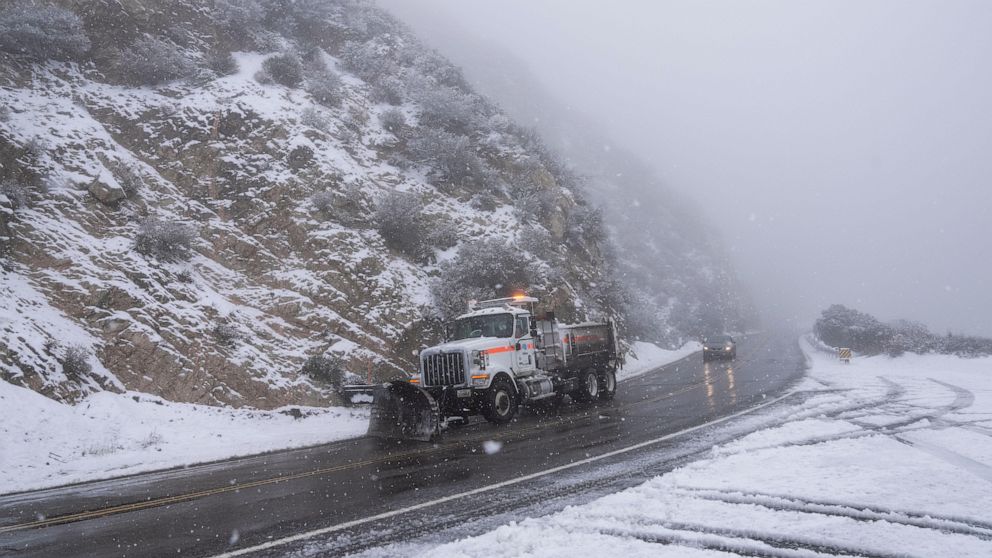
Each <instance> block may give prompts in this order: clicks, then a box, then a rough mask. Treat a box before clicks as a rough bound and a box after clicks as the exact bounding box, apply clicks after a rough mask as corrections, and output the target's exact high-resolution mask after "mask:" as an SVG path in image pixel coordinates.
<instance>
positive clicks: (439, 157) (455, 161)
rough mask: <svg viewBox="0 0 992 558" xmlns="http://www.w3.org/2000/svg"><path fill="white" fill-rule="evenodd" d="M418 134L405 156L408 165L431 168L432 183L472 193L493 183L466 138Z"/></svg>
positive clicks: (432, 132) (438, 133)
mask: <svg viewBox="0 0 992 558" xmlns="http://www.w3.org/2000/svg"><path fill="white" fill-rule="evenodd" d="M419 131H420V133H419V134H418V135H417V136H416V137H413V138H410V140H409V141H407V144H406V149H407V154H408V156H409V158H410V160H411V161H413V162H415V163H419V164H423V165H427V166H428V167H430V168H431V178H432V179H433V180H435V181H439V182H442V183H445V182H446V183H450V184H453V185H455V186H461V187H465V188H473V189H480V188H484V187H487V186H489V185H491V184H492V183H493V182H495V178H494V177H493V176H492V173H491V172H490V171H489V169H487V168H486V166H485V164H484V163H483V162H482V160H481V159H480V158H479V156H478V155H476V153H475V150H474V149H473V147H472V141H471V140H470V139H469V138H468V137H467V136H462V135H457V134H452V133H450V132H446V131H444V130H438V129H434V128H421V129H419Z"/></svg>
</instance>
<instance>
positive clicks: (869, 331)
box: [813, 304, 992, 357]
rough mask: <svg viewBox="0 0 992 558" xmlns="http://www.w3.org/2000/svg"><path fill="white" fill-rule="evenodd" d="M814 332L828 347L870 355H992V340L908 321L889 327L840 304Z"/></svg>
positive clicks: (835, 306)
mask: <svg viewBox="0 0 992 558" xmlns="http://www.w3.org/2000/svg"><path fill="white" fill-rule="evenodd" d="M813 332H814V333H815V334H816V336H817V338H819V339H820V341H823V342H824V343H826V344H827V345H830V346H832V347H850V348H851V349H854V350H855V351H856V352H859V353H864V354H868V355H875V354H879V353H886V354H888V355H890V356H899V355H901V354H903V353H907V352H911V353H918V354H924V353H929V352H938V353H943V354H955V355H959V356H965V357H976V356H982V355H989V354H992V339H985V338H982V337H968V336H962V335H951V334H950V333H949V334H947V336H946V337H941V336H939V335H936V334H934V333H932V332H931V331H930V330H929V329H927V327H926V326H925V325H923V324H919V323H916V322H909V321H905V320H897V321H895V322H892V323H888V324H885V323H882V322H880V321H878V320H877V319H876V318H875V317H874V316H871V315H869V314H865V313H864V312H859V311H857V310H854V309H851V308H847V307H846V306H842V305H840V304H834V305H833V306H831V307H829V308H827V309H826V310H824V311H823V313H822V315H821V316H820V318H819V319H818V320H816V323H815V324H814V325H813Z"/></svg>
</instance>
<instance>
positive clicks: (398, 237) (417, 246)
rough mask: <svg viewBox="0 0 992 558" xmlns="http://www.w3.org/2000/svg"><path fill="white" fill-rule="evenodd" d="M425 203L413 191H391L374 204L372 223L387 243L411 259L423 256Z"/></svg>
mask: <svg viewBox="0 0 992 558" xmlns="http://www.w3.org/2000/svg"><path fill="white" fill-rule="evenodd" d="M423 210H424V205H423V203H421V201H420V198H419V197H417V196H416V195H415V194H408V193H405V192H398V191H394V192H390V193H389V194H386V195H385V196H383V197H382V198H381V199H380V200H379V202H378V203H377V204H376V208H375V222H376V227H377V228H378V230H379V234H381V235H382V238H383V240H385V241H386V246H389V247H390V248H392V249H394V250H396V251H398V252H401V253H403V254H406V255H407V256H410V257H413V258H420V257H422V256H423V255H424V251H425V240H426V231H425V227H424V217H423Z"/></svg>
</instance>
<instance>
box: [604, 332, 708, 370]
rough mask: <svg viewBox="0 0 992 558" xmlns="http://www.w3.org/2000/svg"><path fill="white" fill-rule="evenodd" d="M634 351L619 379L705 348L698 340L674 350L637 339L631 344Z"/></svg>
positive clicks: (628, 357) (652, 368)
mask: <svg viewBox="0 0 992 558" xmlns="http://www.w3.org/2000/svg"><path fill="white" fill-rule="evenodd" d="M631 349H632V352H631V354H629V355H628V356H627V362H626V363H625V364H624V366H623V369H622V370H620V371H618V372H617V380H626V379H628V378H633V377H634V376H640V375H641V374H644V373H646V372H650V371H652V370H654V369H655V368H658V367H659V366H664V365H666V364H670V363H672V362H675V361H676V360H680V359H683V358H685V357H687V356H689V355H691V354H693V353H695V352H698V351H701V350H703V346H702V344H700V343H699V342H698V341H689V342H688V343H686V344H685V345H682V347H680V348H678V349H675V350H674V351H672V350H668V349H662V348H661V347H659V346H657V345H654V344H651V343H646V342H644V341H637V342H635V343H634V344H633V345H632V346H631Z"/></svg>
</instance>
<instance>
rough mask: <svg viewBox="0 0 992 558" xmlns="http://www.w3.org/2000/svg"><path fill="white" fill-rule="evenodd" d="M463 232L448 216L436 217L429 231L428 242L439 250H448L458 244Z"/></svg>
mask: <svg viewBox="0 0 992 558" xmlns="http://www.w3.org/2000/svg"><path fill="white" fill-rule="evenodd" d="M460 238H461V232H460V231H459V230H458V227H457V226H456V225H455V223H454V222H452V221H451V220H450V219H449V218H448V217H447V216H446V215H440V216H438V217H435V219H434V222H433V223H432V224H431V225H430V228H429V229H428V231H427V242H428V243H429V244H430V245H431V246H432V247H434V248H437V249H438V250H447V249H448V248H451V247H452V246H454V245H456V244H458V240H459V239H460Z"/></svg>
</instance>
